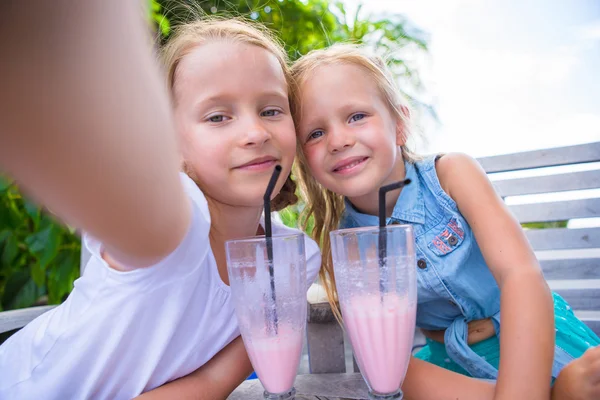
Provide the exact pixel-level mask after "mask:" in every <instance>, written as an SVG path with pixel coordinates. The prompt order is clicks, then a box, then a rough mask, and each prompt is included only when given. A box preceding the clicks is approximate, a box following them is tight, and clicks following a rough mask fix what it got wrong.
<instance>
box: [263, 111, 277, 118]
mask: <svg viewBox="0 0 600 400" xmlns="http://www.w3.org/2000/svg"><path fill="white" fill-rule="evenodd" d="M279 114H281V111H279V110H265V111H263V112H262V113H261V114H260V115H261V116H263V117H276V116H277V115H279Z"/></svg>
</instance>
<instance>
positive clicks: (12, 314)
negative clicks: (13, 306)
mask: <svg viewBox="0 0 600 400" xmlns="http://www.w3.org/2000/svg"><path fill="white" fill-rule="evenodd" d="M54 307H56V306H42V307H30V308H23V309H20V310H11V311H4V312H1V313H0V333H3V332H8V331H12V330H15V329H19V328H22V327H24V326H25V325H27V324H28V323H30V322H31V321H33V320H34V319H35V318H37V317H38V316H40V315H42V314H43V313H45V312H46V311H50V310H52V309H53V308H54Z"/></svg>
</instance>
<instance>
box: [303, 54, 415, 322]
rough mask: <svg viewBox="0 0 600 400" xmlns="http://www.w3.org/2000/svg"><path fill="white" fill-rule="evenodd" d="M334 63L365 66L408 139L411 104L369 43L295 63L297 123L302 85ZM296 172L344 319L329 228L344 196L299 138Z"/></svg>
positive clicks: (331, 293) (326, 280)
mask: <svg viewBox="0 0 600 400" xmlns="http://www.w3.org/2000/svg"><path fill="white" fill-rule="evenodd" d="M332 64H350V65H356V66H358V67H361V68H362V69H363V70H364V71H365V72H366V73H367V74H368V75H369V76H370V77H371V78H372V79H373V82H374V83H375V84H376V85H377V88H378V89H379V92H380V93H381V96H382V99H383V100H384V101H385V103H386V105H387V106H388V109H389V110H390V112H391V113H392V116H393V117H395V118H396V119H397V120H398V121H401V123H402V127H403V134H404V136H405V139H407V135H408V130H409V113H408V112H407V110H408V105H407V102H406V100H404V98H403V96H402V95H401V92H400V90H399V89H398V88H397V86H396V83H395V81H394V78H393V75H392V73H391V71H390V70H389V68H388V67H387V66H386V63H385V61H384V60H383V59H382V58H380V57H377V56H374V55H371V54H369V53H368V51H367V49H366V48H365V47H362V46H358V45H352V44H334V45H333V46H331V47H329V48H326V49H320V50H314V51H311V52H310V53H308V54H306V55H305V56H302V57H301V58H300V59H298V61H296V62H295V63H294V65H293V66H292V78H293V79H294V81H295V86H294V88H295V91H294V93H293V96H292V114H293V116H294V121H295V122H296V126H299V122H300V116H301V114H302V104H301V101H300V98H301V94H300V92H301V90H302V85H303V84H304V82H306V80H307V79H310V76H311V74H312V73H313V72H314V71H315V70H316V69H317V68H319V67H322V66H326V65H332ZM401 149H402V157H403V158H404V159H405V160H408V161H409V162H412V161H415V160H416V159H418V156H416V155H415V154H413V153H412V152H411V151H409V150H408V148H407V147H406V145H403V146H402V147H401ZM295 175H296V177H297V183H298V185H299V188H300V192H301V194H302V197H303V199H304V200H305V202H306V207H305V208H304V210H303V211H302V215H301V218H300V221H301V224H302V227H303V229H305V230H306V229H307V228H309V225H310V223H311V221H310V220H311V217H313V218H314V228H313V230H312V233H311V236H312V237H313V239H314V240H315V241H317V243H320V245H321V251H322V254H323V260H322V264H321V270H320V271H319V277H320V280H321V284H322V285H323V287H324V288H325V292H326V294H327V299H328V301H329V304H330V305H331V308H332V310H333V313H334V315H335V317H336V319H337V320H338V321H339V322H340V323H341V321H342V316H341V313H340V309H339V306H338V294H337V290H336V287H335V275H334V272H333V263H332V259H331V242H330V239H329V232H331V231H332V230H335V229H338V227H339V224H340V220H341V217H342V214H343V212H344V207H345V206H344V198H343V196H341V195H339V194H336V193H334V192H332V191H331V190H328V189H326V188H324V187H323V186H322V185H321V184H319V183H318V182H317V181H316V180H315V178H314V177H313V176H312V174H311V172H310V169H309V167H308V163H307V161H306V158H305V156H304V153H303V151H302V144H301V143H300V142H298V148H297V160H296V165H295Z"/></svg>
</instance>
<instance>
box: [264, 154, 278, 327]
mask: <svg viewBox="0 0 600 400" xmlns="http://www.w3.org/2000/svg"><path fill="white" fill-rule="evenodd" d="M280 173H281V165H276V166H275V170H274V171H273V175H271V180H270V181H269V184H268V185H267V191H266V192H265V195H264V197H263V201H264V208H265V240H266V241H267V258H268V263H269V278H270V280H271V300H272V301H273V326H271V324H270V319H269V324H268V328H269V331H270V332H272V333H274V334H275V335H276V334H277V330H278V329H277V325H278V321H277V309H276V307H277V303H276V302H275V299H276V297H275V274H274V270H273V239H272V237H273V235H272V232H271V195H272V194H273V189H274V188H275V184H276V183H277V179H278V178H279V174H280Z"/></svg>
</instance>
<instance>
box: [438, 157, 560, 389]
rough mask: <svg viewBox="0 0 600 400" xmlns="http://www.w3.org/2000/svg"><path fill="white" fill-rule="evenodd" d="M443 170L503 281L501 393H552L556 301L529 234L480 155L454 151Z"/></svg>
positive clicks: (500, 283)
mask: <svg viewBox="0 0 600 400" xmlns="http://www.w3.org/2000/svg"><path fill="white" fill-rule="evenodd" d="M437 170H438V176H439V178H440V182H441V183H442V186H443V187H444V189H445V190H446V191H447V193H448V194H449V195H450V196H451V197H452V198H453V199H454V200H455V201H456V203H457V205H458V208H459V209H460V211H461V213H462V214H463V215H464V216H465V218H466V219H467V221H468V222H469V225H470V226H471V228H472V229H473V233H474V234H475V238H476V239H477V243H478V244H479V247H480V248H481V251H482V253H483V256H484V258H485V260H486V263H487V264H488V266H489V268H490V270H491V272H492V274H493V275H494V278H495V279H496V282H498V286H499V287H500V292H501V298H500V303H501V312H502V333H501V335H500V367H499V371H498V382H497V386H496V396H495V399H520V398H527V399H532V400H537V399H540V400H542V399H543V400H545V399H548V398H550V376H551V372H552V360H553V357H554V310H553V302H552V296H551V294H550V290H549V288H548V285H547V283H546V281H545V280H544V277H543V274H542V272H541V269H540V267H539V264H538V262H537V259H536V258H535V255H534V254H533V251H532V250H531V247H530V246H529V243H528V242H527V238H526V237H525V234H524V233H523V230H522V229H521V226H520V225H519V223H518V221H516V219H515V218H514V217H513V216H512V215H511V213H510V212H509V210H508V209H507V207H506V206H505V204H504V202H503V201H502V200H501V199H500V198H499V197H498V195H497V194H496V192H495V190H494V188H493V186H492V185H491V183H490V182H489V180H488V179H487V176H486V174H485V172H484V171H483V170H482V168H481V167H480V166H479V164H478V163H477V162H476V161H475V160H473V159H472V158H470V157H468V156H465V155H462V154H449V155H446V156H444V157H443V158H441V159H440V160H439V161H438V168H437Z"/></svg>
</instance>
